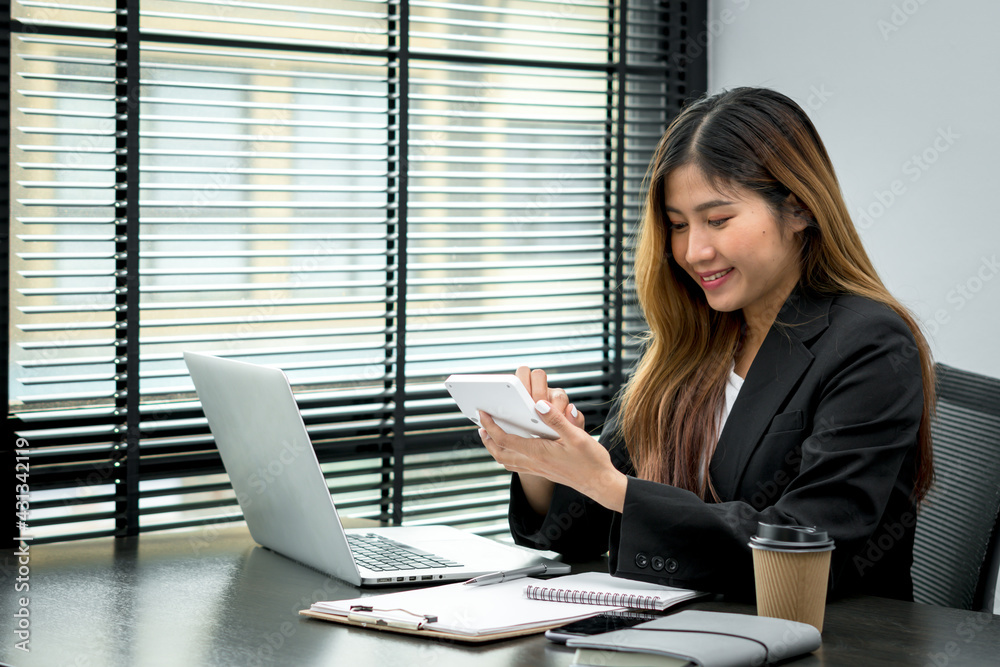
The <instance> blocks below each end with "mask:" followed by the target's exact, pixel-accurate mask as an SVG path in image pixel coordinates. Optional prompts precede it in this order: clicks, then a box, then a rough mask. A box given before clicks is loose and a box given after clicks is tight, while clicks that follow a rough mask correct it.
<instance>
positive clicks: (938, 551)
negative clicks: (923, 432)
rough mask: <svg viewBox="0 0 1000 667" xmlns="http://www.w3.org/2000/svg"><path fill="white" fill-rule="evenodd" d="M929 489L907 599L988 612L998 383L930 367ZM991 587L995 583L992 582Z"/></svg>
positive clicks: (997, 501)
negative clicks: (933, 378) (933, 397)
mask: <svg viewBox="0 0 1000 667" xmlns="http://www.w3.org/2000/svg"><path fill="white" fill-rule="evenodd" d="M937 389H938V405H937V414H936V416H935V418H934V421H933V424H932V427H931V431H932V434H933V438H934V470H935V475H936V478H935V482H934V486H933V487H932V488H931V491H930V493H928V495H927V498H926V499H925V500H924V503H923V504H922V506H921V508H920V512H919V514H918V516H917V525H916V537H915V542H914V547H913V568H912V570H911V572H912V575H913V597H914V599H915V600H916V601H917V602H925V603H929V604H936V605H941V606H946V607H956V608H959V609H975V610H980V609H988V608H991V606H992V603H993V600H992V598H991V599H989V600H985V599H984V597H985V594H986V590H985V589H986V587H987V583H986V582H988V581H990V579H991V577H990V574H991V573H990V572H989V566H990V565H992V566H994V567H995V566H996V565H995V563H992V560H993V559H992V558H989V556H991V555H992V554H990V551H991V548H992V547H993V545H994V544H995V540H996V537H995V531H996V530H997V516H998V513H1000V379H997V378H991V377H986V376H983V375H977V374H975V373H970V372H968V371H961V370H958V369H955V368H951V367H949V366H945V365H943V364H938V365H937ZM992 580H993V581H995V575H994V576H993V577H992Z"/></svg>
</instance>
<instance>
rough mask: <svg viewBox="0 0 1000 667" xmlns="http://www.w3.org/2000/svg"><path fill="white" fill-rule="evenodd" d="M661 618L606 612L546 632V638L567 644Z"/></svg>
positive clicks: (648, 615) (630, 613)
mask: <svg viewBox="0 0 1000 667" xmlns="http://www.w3.org/2000/svg"><path fill="white" fill-rule="evenodd" d="M657 618H661V617H660V616H657V615H654V614H642V613H638V612H613V611H609V612H605V613H603V614H598V615H597V616H591V617H590V618H585V619H583V620H581V621H574V622H573V623H567V624H566V625H563V626H560V627H558V628H552V629H551V630H546V631H545V636H546V638H548V639H550V640H551V641H554V642H556V643H559V644H565V643H566V640H567V639H570V638H571V637H586V636H588V635H599V634H601V633H604V632H612V631H614V630H623V629H625V628H631V627H632V626H633V625H639V624H640V623H645V622H646V621H652V620H655V619H657Z"/></svg>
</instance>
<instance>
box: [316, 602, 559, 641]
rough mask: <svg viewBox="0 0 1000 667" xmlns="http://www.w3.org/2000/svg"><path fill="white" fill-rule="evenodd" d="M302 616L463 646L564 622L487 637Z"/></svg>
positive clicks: (321, 615)
mask: <svg viewBox="0 0 1000 667" xmlns="http://www.w3.org/2000/svg"><path fill="white" fill-rule="evenodd" d="M299 614H301V615H302V616H308V617H309V618H315V619H319V620H321V621H333V622H334V623H340V624H341V625H348V626H352V627H355V628H368V629H370V630H383V631H385V632H395V633H398V634H401V635H411V636H415V637H425V638H427V639H439V640H444V641H457V642H462V643H465V644H482V643H485V642H492V641H498V640H501V639H511V638H513V637H524V636H526V635H535V634H539V633H542V632H545V631H546V630H551V629H552V628H558V627H559V626H561V625H565V624H566V621H554V622H552V623H550V624H549V625H545V626H541V627H531V628H521V629H518V630H508V631H506V632H496V633H492V634H488V635H460V634H457V633H454V632H446V631H443V630H435V629H434V628H429V627H426V626H425V627H423V628H420V629H411V628H404V627H399V626H395V625H383V624H379V623H378V622H363V621H352V620H349V619H348V618H347V617H346V616H338V615H337V614H328V613H323V612H320V611H314V610H312V609H303V610H301V611H299Z"/></svg>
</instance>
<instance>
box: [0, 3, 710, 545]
mask: <svg viewBox="0 0 1000 667" xmlns="http://www.w3.org/2000/svg"><path fill="white" fill-rule="evenodd" d="M3 4H4V5H6V7H2V8H0V9H2V13H0V17H2V19H3V20H5V21H6V23H7V26H6V27H7V28H9V29H8V30H5V31H4V36H3V39H4V40H5V44H6V46H7V49H6V50H5V51H4V53H5V54H10V53H11V50H10V49H11V46H12V44H13V40H12V39H11V37H12V36H15V35H23V34H26V33H33V32H39V30H38V29H37V28H36V26H34V25H30V24H24V23H22V22H20V21H18V20H15V19H13V18H12V16H11V7H10V3H9V2H4V3H3ZM139 4H140V3H139V2H136V1H135V0H132V1H131V2H128V1H127V0H117V6H118V9H119V10H120V11H119V12H118V14H117V16H116V21H117V30H116V31H115V36H116V41H117V42H118V44H119V45H120V48H121V52H124V53H127V54H139V53H140V51H141V47H142V45H143V44H146V43H158V44H196V45H202V46H212V45H219V44H220V42H218V41H217V40H214V39H213V38H211V37H207V36H204V35H197V34H190V35H182V34H169V35H168V34H153V35H150V34H147V33H144V32H143V31H142V30H141V29H140V25H139V11H137V9H138V6H139ZM660 4H661V6H662V10H661V16H662V17H663V25H664V26H665V27H663V28H661V34H660V35H658V38H659V39H660V40H661V41H662V42H663V43H664V44H666V49H667V50H666V51H665V52H664V53H663V54H662V58H663V64H662V65H647V64H632V63H630V48H629V44H630V39H631V37H630V35H629V32H628V31H629V27H630V21H629V20H625V21H622V20H620V19H621V17H622V16H625V17H627V16H628V15H629V14H628V12H629V6H628V4H627V0H622V1H621V2H614V1H612V2H610V3H609V7H608V11H609V21H610V22H612V24H613V25H614V26H615V28H616V29H617V32H614V31H612V33H609V40H608V41H609V43H608V59H607V61H606V62H605V63H601V64H586V63H570V62H559V63H554V62H551V61H537V62H532V61H525V60H521V59H515V58H505V57H498V56H488V55H472V54H468V53H456V54H450V55H449V54H446V55H442V54H440V53H437V52H434V53H422V52H420V51H419V50H417V51H414V50H411V49H410V44H409V35H410V2H409V0H394V1H392V2H389V3H388V6H391V7H393V8H394V9H395V11H390V12H389V14H390V18H389V31H388V34H389V44H388V46H387V48H386V49H384V53H383V55H385V56H387V57H388V58H389V66H388V68H387V73H388V76H389V80H390V89H389V99H390V100H393V106H392V107H390V111H389V117H390V118H392V117H395V118H396V119H397V122H396V123H395V125H394V126H393V127H392V128H390V137H389V138H390V142H389V143H390V145H391V146H392V147H393V148H392V152H391V153H390V159H389V164H392V163H395V164H397V165H407V164H409V157H410V156H409V147H410V141H409V128H410V98H409V95H408V94H407V93H408V91H409V84H410V63H411V61H412V60H421V61H429V60H431V61H443V62H448V63H457V64H472V65H490V66H506V65H512V66H517V67H532V66H535V67H564V68H567V69H573V70H578V71H603V72H604V73H605V74H606V75H607V78H608V89H607V92H606V99H607V123H608V127H609V131H608V133H607V137H606V143H605V163H604V165H603V168H604V172H605V178H606V182H607V183H608V184H609V186H608V187H607V189H606V191H605V193H604V200H605V211H606V212H607V219H606V220H605V231H606V237H607V241H606V243H605V250H604V264H605V288H606V289H605V301H604V308H603V313H604V315H603V317H604V321H603V327H604V336H603V340H605V341H606V346H607V349H606V355H605V358H606V361H607V368H606V372H605V373H604V379H603V381H602V382H603V385H602V389H601V391H600V392H599V394H600V395H599V396H597V397H595V398H596V399H598V400H594V401H592V402H591V403H590V404H589V407H588V409H587V410H585V415H586V416H587V418H588V423H599V422H600V421H601V420H602V419H603V417H604V416H605V415H606V404H607V403H608V402H609V401H610V400H611V399H612V397H613V396H614V395H615V394H616V393H617V391H618V389H619V388H620V386H621V384H622V382H623V381H624V379H625V377H626V374H627V371H628V368H627V366H628V364H629V356H628V354H627V352H628V351H627V350H626V349H625V348H626V346H627V344H626V338H627V336H628V334H629V331H630V327H629V322H628V320H629V318H630V314H629V313H630V312H631V313H632V319H633V320H634V314H635V312H636V304H635V301H634V296H633V295H632V293H630V292H628V290H623V289H621V286H623V285H625V284H626V280H627V277H628V276H627V272H628V259H627V255H628V244H629V238H628V230H629V228H630V225H633V226H634V223H635V221H634V220H628V219H627V213H628V210H629V206H628V203H627V199H628V193H629V192H630V191H631V192H632V196H633V197H634V196H635V193H636V192H637V191H638V190H639V188H637V184H636V183H635V182H632V183H631V184H630V182H629V181H628V179H627V178H626V161H627V157H628V155H629V150H628V149H627V143H628V140H629V134H628V131H627V127H626V126H627V125H628V123H627V122H622V121H621V119H627V118H628V113H629V108H630V107H629V104H628V98H629V91H628V82H629V81H630V77H631V76H633V75H640V74H642V75H647V76H654V77H659V76H662V81H663V85H664V86H665V87H666V88H667V90H668V92H667V93H666V94H665V98H666V100H667V107H668V108H667V116H668V118H669V117H672V115H673V114H675V113H676V112H677V111H678V110H679V109H680V107H681V105H682V104H683V102H684V101H685V100H687V99H689V98H692V97H696V96H697V95H699V94H701V93H702V92H704V91H705V90H706V89H707V53H706V52H707V44H706V43H705V42H706V40H707V31H705V30H703V31H701V32H700V33H698V34H695V33H694V32H693V29H694V28H697V27H703V26H704V25H705V20H706V18H707V16H706V13H707V7H706V6H705V4H706V3H697V2H679V1H678V0H667V1H666V2H663V3H660ZM45 34H51V35H57V36H68V37H72V36H84V37H94V36H100V37H107V36H108V35H107V33H106V32H101V31H90V30H87V29H82V28H81V29H77V28H72V27H65V26H53V27H51V28H46V29H45ZM225 45H226V46H240V45H243V46H247V47H253V46H255V43H254V42H253V40H249V39H244V40H240V39H233V40H226V41H225ZM287 49H288V50H289V51H306V52H310V51H311V52H324V51H330V50H331V49H324V48H322V47H320V46H318V45H315V44H298V45H289V46H288V47H287ZM333 50H334V51H336V52H337V53H342V54H343V53H346V54H348V55H365V56H370V55H372V53H373V51H372V49H371V48H357V49H354V50H353V51H352V50H351V49H345V48H344V47H342V46H338V47H336V49H333ZM379 53H381V52H379ZM0 60H2V62H3V65H2V69H0V78H3V79H4V82H5V84H6V85H7V87H8V90H10V85H11V82H12V77H11V61H12V58H10V57H4V58H2V59H0ZM116 81H117V83H116V99H117V102H116V105H117V108H116V115H117V118H118V120H117V121H116V123H117V125H116V130H117V139H116V148H118V149H119V151H118V152H119V155H120V165H119V166H121V167H124V168H123V169H121V170H120V171H118V172H117V174H116V185H117V186H118V187H117V189H116V200H117V202H118V210H119V211H123V212H124V215H123V216H118V217H117V218H116V225H115V237H116V254H117V255H118V256H119V257H120V258H119V259H118V260H117V266H116V268H117V270H119V271H121V272H122V274H123V275H125V276H128V277H127V278H126V279H125V280H123V281H119V286H120V287H122V288H125V289H122V290H121V291H120V293H119V294H118V296H117V297H116V299H117V302H116V303H117V305H119V306H120V309H119V311H118V314H117V318H118V322H119V325H120V328H119V329H118V337H119V338H120V340H121V341H122V345H121V349H123V350H124V352H125V355H124V356H125V358H126V359H127V360H128V361H127V362H125V364H124V365H123V368H122V370H123V371H126V372H123V373H122V374H121V376H122V377H121V379H119V380H116V394H117V395H118V398H117V399H116V400H117V406H116V407H118V408H119V409H120V410H121V412H122V414H124V415H125V416H126V417H125V421H124V422H123V423H122V424H121V429H122V431H123V433H124V436H123V438H122V442H123V444H124V446H123V447H122V448H120V449H118V450H117V451H115V452H113V453H112V454H111V458H110V460H109V461H108V464H109V465H112V466H115V467H116V468H117V472H116V475H115V476H116V477H118V478H119V479H120V482H119V483H116V484H115V485H114V493H113V494H112V496H109V498H108V499H109V500H113V501H114V507H115V509H114V517H115V527H114V529H113V531H106V532H102V533H90V532H87V533H79V534H75V533H70V534H65V535H61V536H59V537H56V538H52V539H48V538H46V539H41V540H38V541H39V542H45V541H56V540H68V539H81V538H86V537H93V536H96V535H103V534H113V535H115V536H116V537H124V536H131V535H137V534H139V533H140V532H141V531H143V530H145V529H146V528H145V527H144V526H143V525H142V516H143V512H142V511H140V506H139V500H140V497H141V494H140V490H139V482H140V480H141V479H142V478H143V475H145V474H147V472H148V471H140V465H141V462H142V459H141V451H142V440H143V438H144V437H145V436H147V435H148V426H149V424H150V418H149V416H148V413H149V412H150V411H149V410H148V408H147V409H145V410H144V409H141V406H140V401H141V398H142V396H141V393H140V389H139V373H138V360H139V357H140V342H139V319H138V317H130V316H129V313H137V312H140V310H141V304H140V289H139V287H140V286H139V282H138V271H135V270H130V269H132V268H133V267H135V266H138V258H139V257H140V256H141V248H140V245H139V240H140V233H139V213H140V206H139V200H138V197H137V196H135V197H129V196H128V195H129V193H132V192H138V191H139V188H140V185H141V184H140V170H139V168H138V164H139V157H140V145H139V131H138V130H139V122H140V117H141V114H142V104H141V98H140V96H139V91H138V88H139V83H138V81H139V59H138V58H137V57H131V58H126V59H125V60H124V61H121V60H118V61H117V65H116ZM130 82H132V83H130ZM10 99H11V98H10V96H8V98H7V99H6V100H5V101H4V102H3V103H2V106H0V113H2V114H3V115H4V118H5V120H6V122H5V123H4V124H3V131H2V136H3V139H2V141H3V142H4V143H5V145H6V147H7V151H8V156H9V155H10V151H11V148H12V147H11V144H10V113H11V109H10ZM390 125H392V123H390ZM9 164H10V162H9V160H8V163H7V165H5V169H7V172H8V173H7V178H6V179H5V180H4V185H3V186H2V187H3V188H4V190H3V191H2V192H0V198H2V199H3V200H4V206H3V210H4V215H5V216H6V224H5V225H4V232H3V237H2V244H3V245H2V248H0V252H2V254H3V256H4V272H5V279H4V281H3V283H4V289H5V290H6V292H7V296H8V304H10V303H11V299H10V296H11V276H12V274H11V272H10V266H11V264H10V262H11V256H10V240H11V239H10V230H11V222H12V220H11V217H10V210H11V209H10V204H11V201H10V194H11V191H10V189H11V183H10V178H11V174H10V169H9ZM388 171H389V177H388V182H387V187H388V191H389V192H390V193H392V194H391V195H390V199H389V201H388V206H389V208H392V209H394V210H395V211H396V212H397V217H396V225H395V226H390V229H389V234H388V235H387V237H388V239H389V240H388V241H387V244H388V245H387V252H390V253H395V256H396V257H397V258H398V262H397V263H396V265H395V266H393V265H392V263H390V264H389V267H388V268H387V280H386V284H387V288H386V290H387V291H386V297H387V298H391V299H393V300H394V301H395V303H396V304H397V308H396V312H395V313H394V314H393V317H391V318H389V317H388V316H387V320H386V323H387V325H388V326H392V327H394V328H395V330H396V332H397V333H396V334H395V335H394V336H392V337H390V336H387V337H386V342H387V344H391V345H393V346H394V348H395V349H394V353H392V354H389V355H388V356H387V359H386V367H387V370H388V369H389V367H390V366H391V367H392V368H391V373H392V375H393V378H394V379H393V381H392V382H391V383H389V382H387V383H386V387H385V388H386V391H387V392H389V393H391V394H392V402H393V404H394V407H393V419H392V424H393V426H392V432H391V434H388V435H387V436H386V437H384V438H382V440H381V444H380V445H379V448H380V451H378V452H377V453H374V454H373V452H372V451H371V450H370V447H367V446H364V445H358V446H356V447H354V448H353V449H351V448H347V449H345V448H343V447H339V448H337V449H336V451H334V450H333V449H332V448H329V447H325V446H324V445H323V444H322V443H316V445H315V446H316V450H317V454H318V455H319V457H320V460H321V462H323V463H326V462H330V461H334V460H337V459H341V460H345V461H348V460H362V459H370V460H373V461H380V462H381V463H380V471H381V480H382V481H381V483H380V484H379V487H380V489H379V492H380V494H381V500H380V503H379V510H378V515H377V518H379V519H380V520H382V521H383V522H390V523H396V524H398V523H402V522H403V520H404V503H403V501H402V499H405V498H406V496H407V493H408V491H409V490H410V489H409V487H408V486H407V483H406V481H405V480H406V476H407V465H406V459H407V457H410V458H412V457H414V456H415V455H422V454H423V455H432V454H435V453H440V452H441V450H440V447H439V446H438V445H436V444H435V442H434V439H433V438H429V437H428V436H427V435H426V434H416V435H413V434H408V433H407V430H406V423H407V418H408V417H412V416H413V414H414V413H413V412H412V410H410V409H408V407H407V405H408V401H412V398H413V397H412V395H409V394H408V393H407V384H408V383H407V378H408V376H407V368H406V350H407V332H408V329H407V309H406V304H407V287H408V281H407V279H406V276H407V259H408V256H409V255H408V245H407V241H408V234H407V229H408V228H407V220H408V212H409V203H410V202H409V197H408V194H409V190H408V187H407V170H406V169H397V170H395V173H393V169H391V168H390V169H389V170H388ZM633 180H634V179H633ZM640 196H641V193H640ZM632 208H634V206H633V207H632ZM5 318H6V324H7V326H4V327H3V332H4V333H3V335H4V344H3V346H2V348H3V355H4V359H5V361H6V362H7V363H6V365H7V367H8V368H10V357H9V346H10V344H11V342H12V341H11V340H9V332H10V309H9V308H8V311H6V312H5ZM640 326H641V323H640ZM633 329H634V327H633ZM3 392H4V396H5V397H6V398H7V399H8V400H7V401H6V402H7V405H8V418H7V419H6V420H5V423H6V429H7V433H6V434H5V445H4V448H5V449H6V448H8V447H10V451H12V452H13V446H12V445H13V443H15V441H16V439H17V437H18V432H19V430H20V429H22V428H24V427H25V424H24V423H23V422H22V421H21V420H20V419H19V418H18V417H17V415H15V414H13V413H12V412H11V411H10V409H9V406H10V401H9V399H10V396H9V394H8V384H4V387H3ZM442 393H443V390H442ZM601 404H604V406H605V407H598V406H600V405H601ZM144 411H145V412H146V413H147V416H146V417H144V416H143V412H144ZM170 416H171V418H181V419H183V418H189V419H198V418H202V417H203V416H202V414H201V411H200V408H191V409H184V410H175V409H170ZM154 417H155V415H154ZM306 421H307V425H308V426H310V427H314V426H319V425H321V424H319V423H318V422H317V421H315V420H310V419H307V420H306ZM87 423H88V421H87V420H86V419H81V420H80V421H78V422H68V425H69V426H71V427H72V426H74V425H76V426H84V425H86V424H87ZM64 425H66V424H64ZM202 430H204V429H202ZM197 431H198V428H196V427H189V428H187V429H185V428H180V429H174V430H173V431H172V432H173V433H174V434H176V435H178V436H183V435H184V434H185V433H195V432H197ZM472 433H474V430H473V429H472V428H471V427H470V428H469V429H468V431H467V434H472ZM459 435H461V434H459ZM8 443H9V444H8ZM465 443H466V446H467V447H468V448H469V449H474V448H476V447H477V444H476V443H475V442H474V439H473V438H469V437H466V438H465ZM4 460H5V461H7V464H8V466H9V468H10V470H11V472H13V470H14V456H13V455H7V454H5V456H4ZM171 465H173V466H175V468H176V470H177V472H178V474H183V472H185V471H183V470H182V468H181V466H184V465H197V466H198V470H199V472H200V473H202V474H208V473H211V472H217V473H221V472H223V468H222V465H221V461H220V460H219V459H218V456H217V454H216V456H215V458H214V460H212V461H207V462H206V461H204V460H198V461H195V460H194V459H193V458H189V459H185V458H184V457H183V456H179V457H177V458H175V459H172V463H171ZM168 472H169V471H168ZM157 474H164V473H163V472H162V471H160V472H157ZM12 477H13V475H10V474H8V475H6V478H7V480H8V482H9V480H10V479H11V478H12ZM38 478H39V479H38V480H37V482H36V483H35V487H33V488H45V487H47V486H50V485H55V486H58V485H59V484H68V483H69V482H68V481H64V482H59V481H58V480H57V479H56V478H55V477H50V476H48V475H47V474H46V473H44V471H43V472H39V473H38ZM33 481H35V480H33ZM395 499H399V501H398V502H397V501H395ZM230 504H232V503H230ZM180 508H181V509H183V506H180ZM239 518H240V516H239V515H238V513H237V514H231V515H229V516H227V517H226V518H225V519H223V520H226V521H228V520H238V519H239ZM207 522H208V521H205V520H201V519H199V520H194V521H191V522H184V521H180V522H176V523H171V524H167V525H158V526H157V528H158V529H165V528H171V527H182V526H185V525H197V524H203V523H207ZM17 535H18V533H17V530H16V528H15V530H14V532H13V536H14V537H16V536H17Z"/></svg>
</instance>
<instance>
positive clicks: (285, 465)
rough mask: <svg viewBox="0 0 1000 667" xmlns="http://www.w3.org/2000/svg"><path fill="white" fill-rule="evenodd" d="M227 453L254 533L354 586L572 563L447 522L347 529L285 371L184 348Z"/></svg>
mask: <svg viewBox="0 0 1000 667" xmlns="http://www.w3.org/2000/svg"><path fill="white" fill-rule="evenodd" d="M184 361H185V363H187V367H188V370H189V371H190V372H191V379H192V380H194V386H195V389H196V390H197V392H198V398H199V399H200V400H201V405H202V408H203V409H204V411H205V416H206V417H207V418H208V425H209V427H210V428H211V430H212V435H213V436H214V437H215V444H216V446H217V447H218V449H219V454H220V455H221V456H222V463H223V464H224V465H225V467H226V472H227V473H229V479H230V481H231V482H232V485H233V490H234V491H235V492H236V498H237V499H238V501H239V504H240V508H241V509H242V510H243V516H244V518H245V519H246V522H247V526H248V527H249V528H250V534H251V535H252V536H253V539H254V540H255V541H256V542H257V543H258V544H260V545H261V546H264V547H267V548H269V549H271V550H272V551H276V552H278V553H280V554H282V555H284V556H287V557H289V558H291V559H293V560H296V561H298V562H300V563H304V564H305V565H309V566H310V567H314V568H316V569H317V570H320V571H322V572H326V573H327V574H330V575H333V576H334V577H337V578H338V579H343V580H344V581H347V582H348V583H351V584H354V585H355V586H388V585H397V586H398V585H401V584H420V583H431V582H438V581H448V580H462V579H469V578H471V577H475V576H478V575H480V574H485V573H489V572H498V571H506V570H510V569H514V568H521V567H528V566H532V565H539V564H544V565H545V566H546V568H547V569H546V574H565V573H567V572H569V570H570V568H569V566H568V565H567V564H565V563H561V562H559V561H555V560H551V559H548V558H544V557H542V556H541V555H540V554H538V553H537V552H533V551H530V550H527V549H522V548H520V547H514V546H507V545H504V544H501V543H499V542H495V541H493V540H490V539H487V538H485V537H480V536H478V535H474V534H472V533H467V532H465V531H462V530H459V529H457V528H453V527H450V526H415V527H407V526H392V527H384V528H383V527H377V528H361V529H348V530H345V529H344V528H343V527H342V525H341V522H340V517H339V516H338V515H337V508H336V507H335V506H334V503H333V498H332V497H331V496H330V490H329V488H328V487H327V482H326V479H325V478H324V476H323V471H322V470H321V469H320V466H319V460H318V459H317V458H316V453H315V451H314V450H313V447H312V443H311V442H310V440H309V434H308V433H307V431H306V427H305V423H304V422H303V421H302V415H301V414H300V413H299V409H298V405H297V404H296V402H295V397H294V395H293V394H292V388H291V386H290V385H289V383H288V378H287V377H286V376H285V374H284V373H283V372H282V371H281V370H279V369H276V368H268V367H265V366H257V365H255V364H248V363H245V362H241V361H233V360H230V359H220V358H218V357H212V356H207V355H204V354H196V353H194V352H185V353H184Z"/></svg>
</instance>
